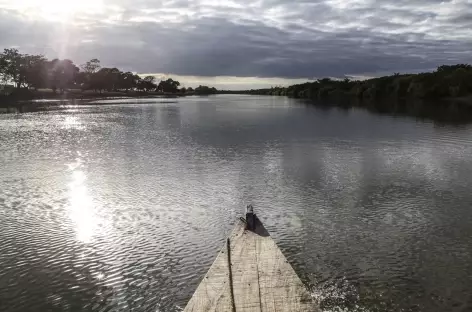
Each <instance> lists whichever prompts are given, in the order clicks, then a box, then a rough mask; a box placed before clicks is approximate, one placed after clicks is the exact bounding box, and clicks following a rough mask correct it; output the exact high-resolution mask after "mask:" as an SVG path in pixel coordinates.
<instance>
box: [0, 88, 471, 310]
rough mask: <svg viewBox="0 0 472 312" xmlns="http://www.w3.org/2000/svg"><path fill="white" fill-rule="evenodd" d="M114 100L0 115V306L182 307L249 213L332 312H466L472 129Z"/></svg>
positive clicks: (318, 111)
mask: <svg viewBox="0 0 472 312" xmlns="http://www.w3.org/2000/svg"><path fill="white" fill-rule="evenodd" d="M117 101H118V100H113V101H109V102H105V104H103V105H88V106H87V105H82V106H61V107H56V108H54V109H49V110H47V111H40V112H34V113H24V114H3V115H0V163H1V167H0V241H1V244H0V311H8V312H9V311H180V310H181V309H182V308H183V307H185V304H186V302H187V301H188V300H189V298H190V297H191V295H192V293H193V291H194V290H195V288H196V287H197V285H198V283H199V281H200V279H201V277H202V276H203V275H204V274H205V272H206V271H207V270H208V268H209V266H210V265H211V263H212V262H213V260H214V258H215V256H216V253H217V252H218V250H219V249H220V248H221V246H222V245H223V243H224V239H225V237H226V235H228V234H229V232H230V231H231V229H232V225H233V224H234V222H235V220H236V218H237V217H239V216H240V215H241V213H242V212H243V208H244V206H245V205H246V204H247V203H252V204H253V205H254V206H255V209H256V211H257V213H258V215H259V216H260V218H261V219H262V220H263V222H264V223H265V225H266V227H267V229H268V230H269V231H270V232H271V234H272V236H273V237H274V239H275V240H276V241H277V243H278V244H279V246H280V247H281V249H282V250H283V252H284V254H285V255H286V256H287V258H288V260H289V262H290V263H291V264H292V265H293V266H294V268H295V270H296V271H297V273H298V274H299V275H300V276H301V278H302V279H303V281H304V282H305V283H306V284H307V285H308V286H309V288H310V291H311V293H312V294H313V296H314V297H315V298H316V299H317V300H319V301H320V303H321V306H322V308H323V310H324V311H438V312H439V311H440V312H446V311H461V312H462V311H471V310H472V291H471V290H472V192H471V190H472V158H471V155H472V127H471V126H469V125H460V126H455V125H444V124H442V125H437V124H435V123H433V122H428V121H421V120H415V119H414V118H404V117H393V116H388V115H382V116H380V115H374V114H372V113H369V112H367V111H365V110H360V109H348V110H346V109H338V108H327V107H325V106H323V107H317V106H313V105H307V104H306V103H303V102H301V101H298V100H293V99H287V98H283V97H258V96H223V95H221V96H211V97H187V98H179V99H175V100H173V101H169V100H168V99H166V100H165V101H163V100H156V101H151V102H150V101H149V99H145V100H144V99H143V100H120V101H119V102H121V104H117V103H116V102H117ZM144 101H145V102H144Z"/></svg>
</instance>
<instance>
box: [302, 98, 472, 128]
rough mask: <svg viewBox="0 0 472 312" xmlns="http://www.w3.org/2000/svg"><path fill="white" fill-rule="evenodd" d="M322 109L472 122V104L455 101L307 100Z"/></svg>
mask: <svg viewBox="0 0 472 312" xmlns="http://www.w3.org/2000/svg"><path fill="white" fill-rule="evenodd" d="M305 103H306V104H307V105H314V106H315V107H316V108H317V109H320V110H330V109H332V108H334V107H336V108H340V109H344V110H348V109H350V108H353V107H359V108H364V109H366V110H368V111H369V112H372V113H374V114H379V115H390V116H404V117H413V118H416V119H420V120H431V121H433V122H435V124H438V125H460V124H467V123H471V122H472V106H470V105H467V104H465V103H462V102H458V101H456V102H454V101H450V102H447V101H436V102H434V101H421V100H416V101H389V100H385V101H369V102H366V101H364V102H360V101H355V100H344V101H339V100H338V101H334V100H333V101H323V102H321V101H305Z"/></svg>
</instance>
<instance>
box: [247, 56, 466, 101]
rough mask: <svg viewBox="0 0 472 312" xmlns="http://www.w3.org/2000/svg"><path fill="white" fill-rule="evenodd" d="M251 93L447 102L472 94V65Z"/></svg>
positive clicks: (458, 65) (328, 81)
mask: <svg viewBox="0 0 472 312" xmlns="http://www.w3.org/2000/svg"><path fill="white" fill-rule="evenodd" d="M244 92H245V93H249V94H261V95H284V96H289V97H295V98H309V99H324V98H356V99H360V100H373V99H385V98H389V99H443V98H458V97H465V96H470V95H472V66H471V65H469V64H457V65H442V66H439V67H438V68H437V69H436V70H435V71H434V72H429V73H420V74H404V75H401V74H399V73H395V74H393V75H390V76H384V77H379V78H373V79H368V80H363V81H359V80H350V79H349V78H345V79H343V80H339V79H331V78H323V79H318V80H317V81H314V82H307V83H302V84H296V85H292V86H289V87H273V88H268V89H257V90H248V91H244Z"/></svg>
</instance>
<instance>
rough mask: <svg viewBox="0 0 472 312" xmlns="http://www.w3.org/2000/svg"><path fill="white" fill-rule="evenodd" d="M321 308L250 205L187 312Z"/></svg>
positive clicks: (188, 305) (268, 311) (273, 310)
mask: <svg viewBox="0 0 472 312" xmlns="http://www.w3.org/2000/svg"><path fill="white" fill-rule="evenodd" d="M191 311H192V312H204V311H205V312H206V311H214V312H226V311H228V312H276V311H277V312H279V311H280V312H281V311H287V312H298V311H304V312H305V311H306V312H308V311H309V312H316V311H319V308H318V306H317V305H316V304H315V302H314V301H313V300H312V297H311V296H310V293H309V292H308V290H307V289H306V288H305V286H304V285H303V283H302V281H301V280H300V278H299V277H298V276H297V274H296V273H295V271H294V270H293V268H292V267H291V265H290V264H289V263H288V262H287V259H286V258H285V257H284V255H283V254H282V252H281V251H280V249H279V248H278V247H277V245H276V244H275V242H274V240H273V239H272V238H271V237H270V235H269V233H268V232H267V230H266V229H265V228H264V225H263V224H262V223H261V221H260V220H259V219H258V218H257V216H256V215H255V214H254V212H253V210H252V206H248V209H247V211H246V219H243V218H241V219H240V220H238V221H237V223H236V226H235V228H234V230H233V232H232V233H231V235H230V236H229V237H228V238H227V241H226V244H225V246H224V247H223V248H222V249H221V251H220V252H219V254H218V256H217V258H216V260H215V262H214V263H213V264H212V266H211V267H210V269H209V271H208V272H207V274H206V275H205V277H204V278H203V280H202V281H201V283H200V285H199V286H198V288H197V290H196V291H195V293H194V295H193V296H192V298H191V299H190V301H189V302H188V304H187V306H186V307H185V309H184V312H191Z"/></svg>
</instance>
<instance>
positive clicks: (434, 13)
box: [0, 0, 472, 79]
mask: <svg viewBox="0 0 472 312" xmlns="http://www.w3.org/2000/svg"><path fill="white" fill-rule="evenodd" d="M10 46H16V47H19V48H20V49H21V50H22V51H26V52H29V53H44V54H46V55H47V56H49V57H55V56H60V57H69V58H72V59H73V60H75V61H76V62H77V63H81V62H84V61H86V60H88V59H91V58H94V57H98V58H99V59H101V60H102V63H103V64H105V65H108V66H117V67H121V68H124V69H128V70H132V71H137V72H148V73H149V72H156V73H173V74H178V75H192V76H251V77H283V78H304V79H305V78H306V79H308V78H313V77H324V76H332V77H341V76H344V75H380V74H385V73H392V72H418V71H426V70H431V69H433V68H435V67H436V66H438V65H441V64H449V63H458V62H472V1H471V0H455V1H438V0H313V1H308V0H300V1H297V2H296V3H294V1H292V0H259V1H249V0H234V1H230V0H229V1H226V0H225V1H218V0H169V1H153V0H115V1H112V0H102V1H100V0H97V1H91V0H83V3H82V2H79V4H74V3H73V2H72V1H71V2H68V1H66V0H63V1H60V0H18V1H15V3H14V4H12V3H11V1H10V0H0V47H1V48H3V47H10Z"/></svg>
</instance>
